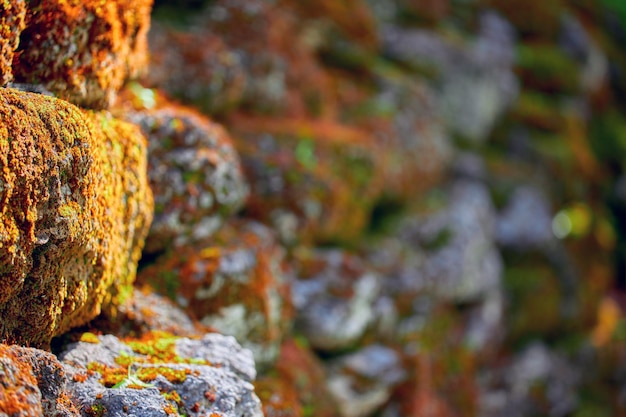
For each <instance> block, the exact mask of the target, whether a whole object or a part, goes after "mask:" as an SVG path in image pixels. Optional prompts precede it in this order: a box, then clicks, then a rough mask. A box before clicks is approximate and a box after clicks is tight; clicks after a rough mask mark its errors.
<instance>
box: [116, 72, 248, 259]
mask: <svg viewBox="0 0 626 417" xmlns="http://www.w3.org/2000/svg"><path fill="white" fill-rule="evenodd" d="M134 91H135V92H136V95H134V96H133V97H134V98H135V101H138V100H137V97H138V96H139V97H141V94H152V95H155V93H154V92H152V91H151V90H148V89H144V88H142V87H141V86H139V85H138V84H135V85H134ZM155 101H156V107H155V108H146V107H145V106H141V105H137V106H136V108H132V109H124V110H121V111H120V115H121V116H123V117H124V118H126V119H127V120H129V121H131V122H133V123H135V124H137V125H138V126H140V127H141V129H142V131H143V132H144V134H145V135H146V137H147V138H148V177H149V180H150V187H151V189H152V191H153V193H154V202H155V213H154V220H153V222H152V227H151V229H150V233H149V235H148V238H147V240H146V248H145V250H146V252H149V253H151V252H157V251H162V250H164V249H166V248H168V247H181V246H185V245H191V244H193V243H194V242H199V241H201V240H203V239H206V238H208V237H210V236H211V235H212V234H214V233H215V232H216V231H217V230H218V229H219V228H220V227H221V226H222V224H223V223H224V220H225V219H226V218H227V217H229V216H230V215H232V214H233V213H235V212H236V211H237V210H238V209H240V208H241V206H242V205H243V203H244V201H245V199H246V197H247V196H248V186H247V183H246V180H245V178H244V177H243V173H242V171H241V166H240V162H239V156H238V155H237V153H236V152H235V149H234V146H233V143H232V140H231V138H230V136H229V135H228V133H227V132H226V130H225V129H224V128H223V127H222V126H221V125H219V124H217V123H215V122H213V121H211V120H210V119H208V118H206V117H203V116H202V115H200V114H198V113H197V112H195V111H193V110H191V109H189V108H185V107H182V106H178V105H175V104H173V103H171V102H168V101H166V100H164V99H163V98H162V97H160V96H158V97H156V98H155ZM140 103H144V102H142V101H140ZM145 104H152V103H145Z"/></svg>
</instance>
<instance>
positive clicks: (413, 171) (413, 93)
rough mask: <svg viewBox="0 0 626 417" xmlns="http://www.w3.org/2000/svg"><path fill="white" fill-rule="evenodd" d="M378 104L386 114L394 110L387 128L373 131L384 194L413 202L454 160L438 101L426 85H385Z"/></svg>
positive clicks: (438, 179) (438, 178) (439, 177)
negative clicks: (383, 180) (381, 172)
mask: <svg viewBox="0 0 626 417" xmlns="http://www.w3.org/2000/svg"><path fill="white" fill-rule="evenodd" d="M376 101H377V102H378V105H379V106H382V107H384V108H385V109H386V111H390V109H393V110H391V111H392V114H393V116H392V117H391V123H390V124H389V126H388V128H387V129H380V130H378V131H376V130H374V132H375V133H374V134H375V136H376V137H377V140H376V146H377V147H378V149H379V152H377V154H378V156H379V158H380V159H381V162H380V169H381V170H382V171H383V175H384V176H385V187H384V193H385V195H386V196H387V197H388V198H396V199H398V198H399V199H400V200H402V201H406V200H410V199H413V198H415V197H416V195H419V194H420V193H423V192H424V191H425V190H426V189H428V188H429V187H432V186H433V185H434V184H436V183H437V182H438V181H440V179H441V178H442V177H443V174H444V172H445V170H446V169H447V168H448V166H449V165H450V162H451V161H452V155H453V148H452V144H451V143H450V140H449V138H448V136H447V133H446V130H445V126H444V120H443V118H442V117H441V115H440V114H439V109H438V103H437V100H436V99H435V96H434V94H433V91H432V90H431V89H430V88H428V87H427V86H426V85H422V84H419V83H412V84H408V85H404V84H401V83H386V85H385V87H383V89H382V92H381V93H380V94H379V95H378V97H376ZM374 129H375V128H374Z"/></svg>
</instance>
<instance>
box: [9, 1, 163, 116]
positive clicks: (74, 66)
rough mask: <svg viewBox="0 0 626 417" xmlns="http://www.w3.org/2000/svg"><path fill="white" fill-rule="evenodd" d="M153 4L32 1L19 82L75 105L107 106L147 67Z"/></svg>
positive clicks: (17, 64)
mask: <svg viewBox="0 0 626 417" xmlns="http://www.w3.org/2000/svg"><path fill="white" fill-rule="evenodd" d="M151 7H152V0H141V1H134V0H116V1H107V2H104V3H103V2H101V1H99V0H89V1H63V0H45V1H41V0H37V1H29V2H28V7H27V9H28V10H27V14H26V28H25V29H24V31H23V32H22V36H21V40H20V45H19V48H18V51H17V54H16V55H15V58H14V61H13V72H14V76H15V81H16V82H19V83H28V84H40V85H42V86H44V87H45V88H46V89H47V90H49V91H51V92H53V93H54V94H55V95H57V96H58V97H60V98H63V99H65V100H68V101H70V102H72V103H74V104H77V105H80V106H85V107H90V108H96V109H102V108H107V107H109V106H110V105H111V104H112V103H113V101H114V99H115V95H116V93H117V91H118V90H119V89H120V88H121V87H122V85H123V83H124V82H125V81H126V79H127V78H129V77H136V76H138V75H139V73H140V72H141V70H142V69H143V67H144V66H145V64H146V63H147V32H148V29H149V26H150V11H151Z"/></svg>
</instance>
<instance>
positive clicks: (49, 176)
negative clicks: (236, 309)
mask: <svg viewBox="0 0 626 417" xmlns="http://www.w3.org/2000/svg"><path fill="white" fill-rule="evenodd" d="M0 97H1V105H0V118H1V120H2V132H3V133H2V137H3V140H2V141H1V142H0V146H2V149H3V151H2V155H3V156H2V158H1V160H0V166H1V167H2V179H1V184H2V196H1V198H2V202H3V206H2V214H1V216H0V218H1V220H2V223H1V224H2V225H1V226H0V227H1V235H0V239H1V241H2V248H1V249H0V259H1V261H2V265H3V269H2V274H3V279H2V283H1V290H0V312H1V314H2V317H3V320H2V329H1V331H0V338H1V339H2V340H9V341H12V342H20V343H27V344H32V345H40V346H45V345H46V344H47V343H49V341H50V339H51V338H52V337H53V336H56V335H59V334H61V333H63V332H66V331H67V330H69V329H70V328H72V327H75V326H78V325H81V324H84V323H86V322H87V321H88V320H90V319H92V318H94V317H95V316H96V315H98V314H99V313H100V311H101V309H102V306H103V304H104V305H105V308H115V306H116V305H118V304H120V303H121V302H122V301H123V298H124V297H125V295H126V294H127V293H128V292H129V290H130V288H131V287H130V286H131V285H132V281H133V279H134V275H135V268H136V265H137V262H138V261H139V257H140V256H141V249H142V247H143V239H144V238H145V235H146V233H147V230H148V226H149V224H150V221H151V218H152V193H151V192H150V189H149V188H148V182H147V174H146V159H147V158H146V156H147V155H146V145H145V139H144V137H143V136H142V135H141V133H140V131H139V130H138V129H137V128H136V127H135V126H132V125H129V124H125V123H123V122H120V121H118V120H115V119H113V118H112V117H111V116H110V115H108V114H105V113H101V114H98V113H85V112H82V111H81V110H80V109H78V108H76V107H74V106H72V105H70V104H69V103H67V102H64V101H61V100H59V99H55V98H51V97H46V96H43V95H39V94H33V93H24V92H20V91H16V90H11V89H3V90H2V91H0ZM24 323H28V326H25V325H24Z"/></svg>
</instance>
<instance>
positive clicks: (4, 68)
mask: <svg viewBox="0 0 626 417" xmlns="http://www.w3.org/2000/svg"><path fill="white" fill-rule="evenodd" d="M25 16H26V5H25V2H24V0H13V1H4V2H2V3H1V4H0V33H1V34H2V36H0V85H2V86H4V85H6V84H7V83H9V82H11V80H13V71H12V69H11V65H12V63H13V55H14V53H15V50H16V49H17V45H18V44H19V41H20V33H22V30H23V29H24V17H25Z"/></svg>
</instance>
